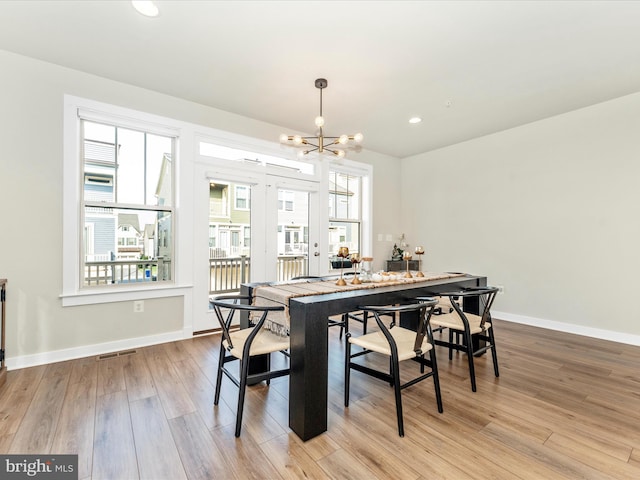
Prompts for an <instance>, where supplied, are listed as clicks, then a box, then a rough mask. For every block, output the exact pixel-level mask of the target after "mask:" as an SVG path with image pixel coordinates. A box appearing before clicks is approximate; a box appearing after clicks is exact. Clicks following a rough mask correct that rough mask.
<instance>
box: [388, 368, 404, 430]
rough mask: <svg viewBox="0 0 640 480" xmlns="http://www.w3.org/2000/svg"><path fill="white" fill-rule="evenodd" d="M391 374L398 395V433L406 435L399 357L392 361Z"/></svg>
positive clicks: (396, 395)
mask: <svg viewBox="0 0 640 480" xmlns="http://www.w3.org/2000/svg"><path fill="white" fill-rule="evenodd" d="M391 375H392V376H393V390H394V393H395V397H396V415H397V416H398V434H399V435H400V436H401V437H404V419H403V415H402V393H401V391H400V366H399V365H398V360H397V359H395V358H394V359H392V361H391Z"/></svg>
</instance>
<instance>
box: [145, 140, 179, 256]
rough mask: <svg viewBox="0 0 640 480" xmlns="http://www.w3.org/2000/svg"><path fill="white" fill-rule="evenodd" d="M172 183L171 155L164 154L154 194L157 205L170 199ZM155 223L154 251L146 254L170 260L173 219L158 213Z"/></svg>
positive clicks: (150, 250)
mask: <svg viewBox="0 0 640 480" xmlns="http://www.w3.org/2000/svg"><path fill="white" fill-rule="evenodd" d="M172 181H173V179H172V178H171V154H170V153H165V154H164V155H163V156H162V167H161V168H160V173H159V175H158V184H157V186H156V193H155V196H156V198H157V200H158V205H166V204H167V202H168V201H169V199H171V191H172ZM155 223H156V224H155V229H156V232H157V235H156V236H155V238H157V242H156V243H155V249H156V250H155V251H154V250H153V249H149V250H147V251H148V252H149V253H147V256H149V257H155V258H163V259H165V260H170V259H171V257H172V255H173V245H171V228H172V227H173V219H172V218H171V215H169V214H165V213H158V217H157V218H156V222H155ZM149 238H153V237H149Z"/></svg>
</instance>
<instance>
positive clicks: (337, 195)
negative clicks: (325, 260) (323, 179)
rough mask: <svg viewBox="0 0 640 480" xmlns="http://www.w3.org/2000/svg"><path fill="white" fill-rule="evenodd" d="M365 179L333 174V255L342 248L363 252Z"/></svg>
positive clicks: (331, 180) (331, 237)
mask: <svg viewBox="0 0 640 480" xmlns="http://www.w3.org/2000/svg"><path fill="white" fill-rule="evenodd" d="M361 191H362V177H360V176H356V175H350V174H346V173H341V172H336V171H332V172H329V255H330V256H331V257H334V256H335V255H336V254H337V253H338V249H339V248H340V247H347V248H349V252H351V253H361V240H360V238H361V222H362V218H361V212H362V205H361V204H362V199H361V197H362V196H361Z"/></svg>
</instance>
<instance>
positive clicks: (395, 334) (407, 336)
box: [344, 298, 443, 437]
mask: <svg viewBox="0 0 640 480" xmlns="http://www.w3.org/2000/svg"><path fill="white" fill-rule="evenodd" d="M419 300H420V302H419V303H412V304H409V305H396V306H364V307H360V310H362V311H363V312H366V313H368V314H371V316H372V318H373V319H375V322H376V324H377V326H378V329H379V330H378V331H374V332H371V333H367V334H366V335H361V336H358V337H354V336H352V334H351V332H350V331H349V319H348V318H347V321H346V324H345V338H346V349H345V382H344V383H345V385H344V389H345V390H344V406H345V407H348V406H349V387H350V381H351V380H350V379H351V370H356V371H358V372H361V373H365V374H367V375H370V376H372V377H375V378H378V379H380V380H384V381H386V382H388V383H389V384H391V385H392V386H393V389H394V394H395V400H396V416H397V420H398V434H399V435H400V436H401V437H404V418H403V412H402V394H401V391H402V390H403V389H405V388H407V387H410V386H412V385H415V384H416V383H418V382H420V381H422V380H424V379H426V378H429V377H433V384H434V388H435V396H436V403H437V405H438V412H440V413H442V411H443V408H442V396H441V394H440V381H439V378H438V364H437V361H436V351H435V348H434V345H433V335H432V332H431V325H430V319H431V315H432V313H433V309H434V307H435V305H436V304H437V300H436V299H427V298H420V299H419ZM403 313H409V314H410V313H413V314H418V315H419V320H418V327H417V329H416V331H413V330H409V329H406V328H404V327H401V326H399V325H397V324H396V321H395V317H396V314H403ZM388 314H393V316H394V320H392V321H391V323H390V325H389V326H387V325H386V324H385V323H384V322H383V318H384V315H388ZM351 345H357V346H359V347H362V348H363V349H364V350H361V351H358V352H355V353H352V352H351ZM369 354H374V355H375V354H378V355H383V356H386V357H389V358H388V361H387V362H386V364H387V365H388V366H389V368H388V370H385V371H382V370H379V369H377V368H374V367H373V366H372V365H371V364H369V365H365V364H363V363H358V362H356V361H355V359H356V358H358V357H361V356H363V355H369ZM427 354H428V355H429V358H425V355H427ZM405 360H413V361H415V362H417V363H418V364H419V365H420V375H418V376H416V377H414V378H413V379H412V380H409V381H408V382H405V383H401V382H400V362H403V361H405ZM425 367H428V369H429V370H428V371H427V372H425Z"/></svg>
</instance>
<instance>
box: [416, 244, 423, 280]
mask: <svg viewBox="0 0 640 480" xmlns="http://www.w3.org/2000/svg"><path fill="white" fill-rule="evenodd" d="M414 253H415V254H416V255H418V256H420V257H422V255H424V247H422V246H420V245H418V246H417V247H416V249H415V251H414ZM416 277H424V273H422V260H421V259H420V260H418V273H416Z"/></svg>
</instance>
